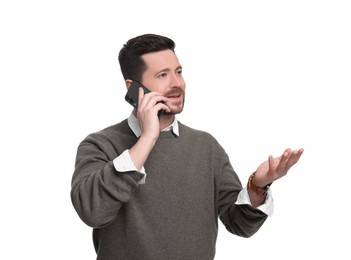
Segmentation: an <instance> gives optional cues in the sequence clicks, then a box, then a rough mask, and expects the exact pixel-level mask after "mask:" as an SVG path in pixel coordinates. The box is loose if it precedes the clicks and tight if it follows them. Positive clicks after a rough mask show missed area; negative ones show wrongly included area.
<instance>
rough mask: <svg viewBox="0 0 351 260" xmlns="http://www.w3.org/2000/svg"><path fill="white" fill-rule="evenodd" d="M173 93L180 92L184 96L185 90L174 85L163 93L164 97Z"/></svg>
mask: <svg viewBox="0 0 351 260" xmlns="http://www.w3.org/2000/svg"><path fill="white" fill-rule="evenodd" d="M175 94H181V95H182V96H184V94H185V92H184V90H183V89H182V88H180V87H175V88H172V89H171V90H170V91H168V92H166V93H165V94H164V96H165V97H169V96H172V95H175Z"/></svg>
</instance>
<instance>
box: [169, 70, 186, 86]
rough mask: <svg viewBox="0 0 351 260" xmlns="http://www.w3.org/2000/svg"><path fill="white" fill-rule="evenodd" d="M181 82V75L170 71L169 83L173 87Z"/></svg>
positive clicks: (180, 84)
mask: <svg viewBox="0 0 351 260" xmlns="http://www.w3.org/2000/svg"><path fill="white" fill-rule="evenodd" d="M182 82H183V78H182V75H180V74H177V73H172V77H171V83H172V86H173V87H181V86H182Z"/></svg>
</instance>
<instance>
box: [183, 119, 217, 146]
mask: <svg viewBox="0 0 351 260" xmlns="http://www.w3.org/2000/svg"><path fill="white" fill-rule="evenodd" d="M179 132H180V133H179V134H180V136H183V137H185V138H186V139H189V140H190V141H191V142H195V141H201V142H206V143H207V144H209V143H211V144H212V145H219V143H218V141H217V139H216V138H215V137H214V136H213V135H212V134H210V133H209V132H206V131H203V130H199V129H194V128H192V127H189V126H187V125H184V124H182V123H180V122H179Z"/></svg>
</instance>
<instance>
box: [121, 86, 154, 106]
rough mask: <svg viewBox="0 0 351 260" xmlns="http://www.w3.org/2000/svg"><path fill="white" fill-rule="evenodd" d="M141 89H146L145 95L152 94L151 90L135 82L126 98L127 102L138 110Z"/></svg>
mask: <svg viewBox="0 0 351 260" xmlns="http://www.w3.org/2000/svg"><path fill="white" fill-rule="evenodd" d="M139 88H143V89H144V94H146V93H149V92H150V90H148V89H147V88H146V87H144V86H143V85H142V84H140V83H139V82H138V81H135V80H133V81H132V83H131V84H130V86H129V88H128V91H127V94H126V96H125V100H126V101H127V102H128V103H129V104H131V105H132V106H133V107H135V108H138V96H139Z"/></svg>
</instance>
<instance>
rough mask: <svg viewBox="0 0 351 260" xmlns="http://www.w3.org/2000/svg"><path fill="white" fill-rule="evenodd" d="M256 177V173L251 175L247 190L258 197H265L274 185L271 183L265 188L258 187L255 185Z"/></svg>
mask: <svg viewBox="0 0 351 260" xmlns="http://www.w3.org/2000/svg"><path fill="white" fill-rule="evenodd" d="M255 176H256V172H254V173H253V174H251V175H250V177H249V180H248V182H247V189H248V190H251V191H253V192H255V193H256V194H257V195H260V196H263V195H266V193H267V191H268V189H269V187H270V186H271V185H272V183H269V184H267V185H265V186H263V187H260V186H257V185H256V184H255V181H254V180H255Z"/></svg>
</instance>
